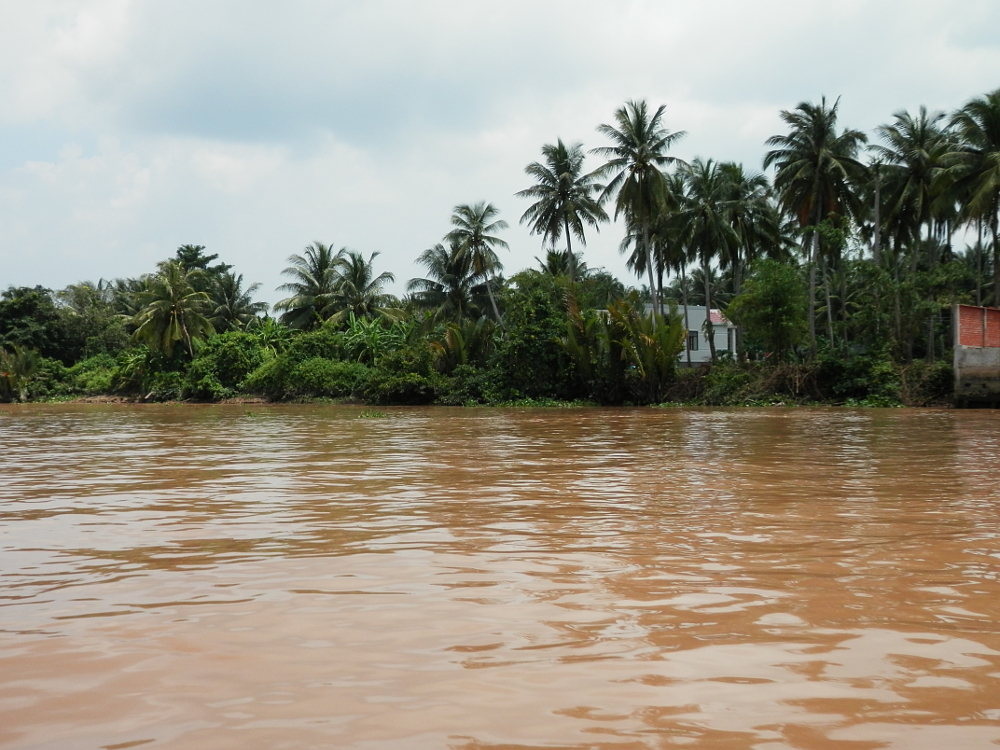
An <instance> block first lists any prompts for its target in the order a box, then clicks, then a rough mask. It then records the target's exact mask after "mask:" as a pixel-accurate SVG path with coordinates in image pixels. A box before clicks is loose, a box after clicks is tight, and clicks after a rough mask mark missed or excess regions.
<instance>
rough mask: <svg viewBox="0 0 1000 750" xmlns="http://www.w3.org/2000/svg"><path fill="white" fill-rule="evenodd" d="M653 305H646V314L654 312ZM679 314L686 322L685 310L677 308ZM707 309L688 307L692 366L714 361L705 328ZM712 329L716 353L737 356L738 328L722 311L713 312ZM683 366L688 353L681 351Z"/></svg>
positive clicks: (689, 348) (680, 357)
mask: <svg viewBox="0 0 1000 750" xmlns="http://www.w3.org/2000/svg"><path fill="white" fill-rule="evenodd" d="M652 308H653V306H652V305H648V304H647V305H646V312H647V313H648V312H649V311H650V310H652ZM677 314H678V315H680V316H681V323H682V324H683V322H684V308H683V306H681V305H678V306H677ZM705 317H706V308H705V307H704V306H696V305H688V308H687V329H688V335H687V348H688V351H690V352H691V364H692V365H700V364H704V363H705V362H711V361H712V350H711V348H710V347H709V344H708V334H707V333H706V326H705ZM712 328H713V331H714V333H715V336H714V339H715V353H716V356H718V355H719V354H720V353H722V352H729V353H730V354H732V355H733V356H734V357H735V356H736V326H735V325H733V324H732V323H730V322H729V321H728V320H726V316H724V315H723V314H722V312H721V311H720V310H716V309H713V310H712ZM678 359H679V361H680V363H681V364H683V365H686V364H687V361H688V358H687V352H685V351H684V350H681V353H680V356H679V357H678Z"/></svg>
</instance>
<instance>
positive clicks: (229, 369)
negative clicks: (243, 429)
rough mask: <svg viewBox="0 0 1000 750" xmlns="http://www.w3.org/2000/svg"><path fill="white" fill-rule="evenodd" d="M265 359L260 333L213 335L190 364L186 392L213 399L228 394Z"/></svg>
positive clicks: (234, 390)
mask: <svg viewBox="0 0 1000 750" xmlns="http://www.w3.org/2000/svg"><path fill="white" fill-rule="evenodd" d="M263 362H264V349H263V347H262V346H261V345H260V342H259V341H258V340H257V337H255V336H252V335H251V334H249V333H242V332H237V331H233V332H230V333H223V334H219V335H217V336H212V337H211V338H210V339H209V340H208V341H207V342H205V345H204V346H203V347H201V349H200V350H199V351H198V354H197V356H196V357H195V358H194V361H192V362H191V364H190V366H189V367H188V371H187V377H186V378H185V386H184V392H185V395H187V396H189V397H192V398H198V399H207V400H211V401H218V400H221V399H224V398H229V397H230V396H232V395H233V394H235V393H236V392H237V391H238V390H239V389H240V388H241V387H242V386H243V382H244V381H245V380H246V379H247V376H248V375H250V373H252V372H253V371H255V370H256V369H257V368H258V367H260V366H261V364H263Z"/></svg>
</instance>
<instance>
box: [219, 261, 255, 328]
mask: <svg viewBox="0 0 1000 750" xmlns="http://www.w3.org/2000/svg"><path fill="white" fill-rule="evenodd" d="M258 289H260V284H251V285H250V286H248V287H247V288H246V289H244V288H243V274H239V275H237V274H235V273H233V272H232V271H226V272H224V273H222V274H221V275H219V276H217V277H216V278H215V279H213V281H212V286H211V289H210V291H209V303H210V307H211V308H212V315H211V318H210V319H211V321H212V326H213V327H214V328H215V330H216V331H235V330H240V329H243V328H245V327H246V326H247V324H248V323H250V321H252V320H253V319H254V318H256V317H257V316H258V315H260V314H261V313H266V312H267V309H268V304H267V303H266V302H254V301H253V295H254V292H256V291H257V290H258Z"/></svg>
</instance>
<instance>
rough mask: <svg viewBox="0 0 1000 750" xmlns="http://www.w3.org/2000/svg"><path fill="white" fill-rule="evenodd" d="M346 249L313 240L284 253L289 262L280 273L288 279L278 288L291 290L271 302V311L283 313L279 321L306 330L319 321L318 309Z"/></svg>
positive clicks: (323, 304) (323, 303)
mask: <svg viewBox="0 0 1000 750" xmlns="http://www.w3.org/2000/svg"><path fill="white" fill-rule="evenodd" d="M346 252H347V249H346V248H341V249H340V251H339V252H334V251H333V246H332V245H324V244H323V243H322V242H314V243H312V244H311V245H308V246H307V247H306V249H305V251H304V252H303V254H302V255H290V256H289V257H288V262H289V263H290V264H291V265H289V266H288V267H287V268H285V270H284V271H282V272H281V273H282V275H283V276H288V277H290V278H291V279H292V281H289V282H288V283H287V284H282V285H281V286H279V287H278V290H279V291H284V292H291V293H292V296H291V297H287V298H286V299H283V300H281V301H280V302H277V303H276V304H275V305H274V310H275V312H282V313H283V315H282V316H281V322H282V323H284V324H285V325H287V326H289V327H290V328H300V329H303V330H310V329H312V328H316V327H317V326H319V325H320V324H321V323H322V322H323V317H322V315H321V311H322V310H323V309H324V308H325V307H326V306H327V305H328V304H329V301H330V297H331V295H332V294H333V292H334V290H335V289H336V286H337V281H338V272H339V270H340V263H341V260H342V259H343V256H344V253H346Z"/></svg>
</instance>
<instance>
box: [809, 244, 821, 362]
mask: <svg viewBox="0 0 1000 750" xmlns="http://www.w3.org/2000/svg"><path fill="white" fill-rule="evenodd" d="M811 245H812V248H811V250H810V253H809V342H810V343H809V345H810V347H811V350H812V356H813V357H814V358H815V357H816V258H817V257H818V256H819V229H818V227H816V226H814V227H813V236H812V242H811Z"/></svg>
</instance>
